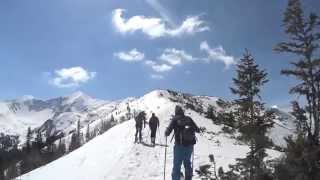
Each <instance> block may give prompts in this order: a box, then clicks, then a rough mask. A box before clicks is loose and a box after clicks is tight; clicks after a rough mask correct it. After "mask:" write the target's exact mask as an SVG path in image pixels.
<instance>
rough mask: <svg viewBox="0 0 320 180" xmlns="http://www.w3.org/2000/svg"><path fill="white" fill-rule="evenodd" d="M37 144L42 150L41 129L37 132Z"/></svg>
mask: <svg viewBox="0 0 320 180" xmlns="http://www.w3.org/2000/svg"><path fill="white" fill-rule="evenodd" d="M36 145H37V148H38V149H39V150H40V149H41V148H42V146H43V141H42V134H41V131H40V130H39V131H38V132H37V137H36Z"/></svg>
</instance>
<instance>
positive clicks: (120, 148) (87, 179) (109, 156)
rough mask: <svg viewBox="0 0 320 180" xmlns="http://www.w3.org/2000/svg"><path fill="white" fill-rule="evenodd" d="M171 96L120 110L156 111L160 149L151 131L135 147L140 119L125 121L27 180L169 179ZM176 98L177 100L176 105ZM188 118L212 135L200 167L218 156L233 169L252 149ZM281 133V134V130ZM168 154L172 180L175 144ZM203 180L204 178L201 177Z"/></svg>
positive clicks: (201, 142) (200, 153)
mask: <svg viewBox="0 0 320 180" xmlns="http://www.w3.org/2000/svg"><path fill="white" fill-rule="evenodd" d="M172 98H173V97H172V96H171V95H170V94H169V93H168V92H167V91H153V92H151V93H149V94H147V95H145V96H143V97H141V98H138V99H131V100H129V101H127V102H125V103H122V104H121V103H120V104H118V105H117V107H116V109H115V110H114V111H112V113H114V112H115V111H116V112H117V115H118V114H121V113H123V112H124V109H125V106H126V105H127V104H130V107H131V108H132V109H135V110H145V111H146V112H147V116H148V117H150V114H151V112H155V113H156V115H157V116H158V117H159V119H160V131H159V134H158V138H157V146H156V147H150V145H149V142H150V140H149V134H150V132H149V130H148V128H145V129H144V130H143V134H144V143H142V144H134V143H133V141H134V133H135V128H134V120H133V119H131V120H129V121H126V122H123V123H121V124H119V125H117V126H115V127H113V128H111V129H110V130H108V131H107V132H105V133H104V134H102V135H100V136H98V137H96V138H94V139H93V140H92V141H90V142H88V143H87V144H85V145H84V146H82V147H81V148H79V149H77V150H75V151H73V152H72V153H70V154H68V155H66V156H64V157H62V158H60V159H58V160H56V161H54V162H52V163H50V164H48V165H46V166H43V167H41V168H38V169H36V170H34V171H32V172H30V173H28V174H25V175H23V176H22V177H21V179H22V180H43V179H46V180H51V179H52V180H55V179H68V180H91V179H94V180H104V179H107V180H141V179H148V180H160V179H163V166H164V151H165V146H164V143H165V138H164V136H163V133H164V130H165V128H166V127H167V126H168V124H169V122H170V117H171V115H172V114H173V111H174V107H175V105H176V104H180V103H181V102H179V101H172ZM170 99H171V100H170ZM186 114H188V115H189V116H190V117H192V118H193V119H194V120H195V122H196V123H197V124H198V125H199V126H203V127H206V129H207V130H206V133H204V134H202V135H198V143H197V145H196V146H195V159H194V167H199V165H202V164H204V163H207V162H208V160H209V159H208V155H209V154H211V153H212V154H214V155H215V158H216V162H217V166H218V167H219V166H223V167H224V169H227V168H228V165H229V164H232V163H234V162H235V159H236V158H241V157H244V156H245V155H246V153H247V152H248V150H249V148H248V146H246V145H240V144H239V143H238V142H237V141H236V140H235V139H233V138H231V137H229V135H227V134H224V133H219V132H220V131H221V128H222V126H219V125H215V124H213V123H212V122H211V120H209V119H206V118H204V117H203V116H202V115H200V114H199V113H198V112H196V111H193V110H187V111H186ZM279 130H280V129H279ZM168 143H169V147H168V155H167V164H166V172H167V173H166V174H167V179H170V173H171V168H172V158H173V156H172V148H173V144H172V143H171V142H170V140H168ZM268 154H269V155H270V156H269V157H268V158H274V157H278V156H280V153H279V152H277V151H273V150H268ZM195 179H199V178H197V177H196V178H195Z"/></svg>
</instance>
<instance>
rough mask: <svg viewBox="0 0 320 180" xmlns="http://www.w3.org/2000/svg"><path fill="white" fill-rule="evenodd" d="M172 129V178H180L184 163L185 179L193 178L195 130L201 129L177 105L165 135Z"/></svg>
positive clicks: (178, 179)
mask: <svg viewBox="0 0 320 180" xmlns="http://www.w3.org/2000/svg"><path fill="white" fill-rule="evenodd" d="M172 130H174V137H175V145H174V153H173V169H172V174H171V175H172V180H180V175H181V173H180V172H181V165H182V163H183V165H184V169H185V174H184V175H185V180H191V179H192V175H193V167H192V165H191V156H192V153H193V146H194V144H196V137H195V132H197V133H199V132H200V129H199V127H198V126H197V125H196V124H195V122H194V121H193V120H192V119H191V118H190V117H189V116H186V115H184V112H183V109H182V108H181V107H180V106H176V108H175V115H174V117H173V118H172V120H171V122H170V124H169V126H168V127H167V129H166V131H165V135H166V136H169V135H170V133H171V132H172Z"/></svg>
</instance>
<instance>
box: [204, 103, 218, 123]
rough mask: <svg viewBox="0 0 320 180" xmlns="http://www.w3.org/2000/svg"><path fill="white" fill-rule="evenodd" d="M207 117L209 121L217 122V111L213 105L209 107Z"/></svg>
mask: <svg viewBox="0 0 320 180" xmlns="http://www.w3.org/2000/svg"><path fill="white" fill-rule="evenodd" d="M206 117H207V118H208V119H212V120H215V119H216V116H215V110H214V107H213V106H212V105H209V106H208V109H207V113H206Z"/></svg>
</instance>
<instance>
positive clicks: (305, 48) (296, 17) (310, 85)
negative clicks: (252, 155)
mask: <svg viewBox="0 0 320 180" xmlns="http://www.w3.org/2000/svg"><path fill="white" fill-rule="evenodd" d="M283 25H284V28H285V33H286V34H287V35H288V40H287V41H286V42H281V43H279V44H278V45H277V46H276V47H275V50H276V51H277V52H281V53H292V54H294V55H295V56H296V58H295V59H298V60H296V61H294V62H292V63H291V64H292V68H291V69H285V70H282V72H281V73H282V74H283V75H287V76H292V77H294V78H295V79H297V80H298V82H299V83H298V84H297V85H295V86H294V87H292V88H291V89H290V93H292V94H297V95H299V96H301V97H304V100H305V102H306V105H305V107H300V105H299V103H297V102H294V103H293V115H294V116H295V118H296V121H295V123H296V130H297V132H298V134H297V136H295V137H289V138H287V147H286V149H285V153H286V156H285V158H284V159H283V161H282V162H281V163H280V164H279V165H278V167H277V172H278V173H276V175H277V177H278V178H285V177H292V178H295V179H298V180H300V179H308V180H316V179H320V164H319V161H320V156H319V154H320V146H319V131H320V58H319V47H320V29H319V27H320V18H319V17H318V16H317V15H316V14H314V13H310V14H309V15H308V16H305V15H304V12H303V10H302V8H301V2H300V1H299V0H289V1H288V6H287V9H286V10H285V12H284V18H283Z"/></svg>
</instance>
